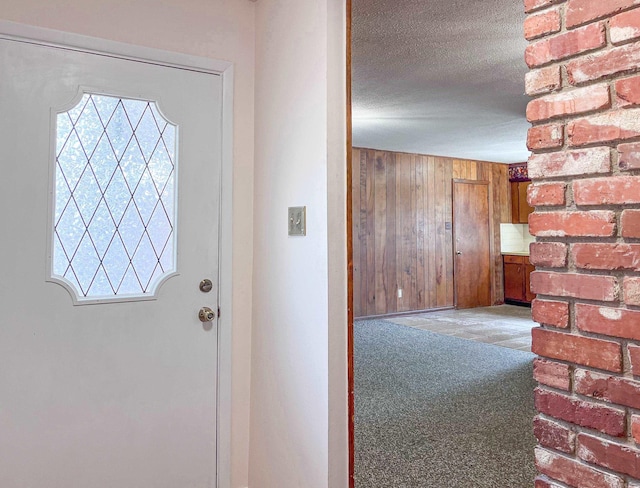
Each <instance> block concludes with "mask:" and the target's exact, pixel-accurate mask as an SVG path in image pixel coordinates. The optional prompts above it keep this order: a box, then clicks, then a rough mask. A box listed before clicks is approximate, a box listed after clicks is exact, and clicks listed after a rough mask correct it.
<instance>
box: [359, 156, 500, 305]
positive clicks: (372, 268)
mask: <svg viewBox="0 0 640 488" xmlns="http://www.w3.org/2000/svg"><path fill="white" fill-rule="evenodd" d="M454 179H465V180H486V181H488V182H489V188H490V192H491V195H492V198H493V209H494V215H493V216H492V217H493V224H494V225H493V226H492V227H493V235H492V236H491V237H492V239H493V242H494V246H493V248H494V253H493V260H494V273H493V276H492V300H493V303H502V301H503V299H504V290H503V279H502V257H501V255H500V223H501V222H510V218H511V216H510V199H509V197H510V195H509V174H508V165H506V164H498V163H487V162H480V161H467V160H460V159H452V158H444V157H435V156H424V155H419V154H406V153H395V152H389V151H377V150H373V149H360V148H354V149H353V172H352V185H353V187H352V189H353V202H352V203H353V263H354V264H353V266H354V271H353V273H354V314H355V316H356V317H365V316H372V315H383V314H391V313H397V312H407V311H413V310H428V309H434V308H442V307H452V306H454V281H453V280H454V275H453V239H452V232H453V231H452V219H453V216H452V185H453V180H454ZM398 288H401V289H402V292H403V296H402V298H398Z"/></svg>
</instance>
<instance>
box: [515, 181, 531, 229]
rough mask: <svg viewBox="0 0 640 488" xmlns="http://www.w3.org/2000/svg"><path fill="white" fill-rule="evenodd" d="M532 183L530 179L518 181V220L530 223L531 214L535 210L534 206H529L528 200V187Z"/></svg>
mask: <svg viewBox="0 0 640 488" xmlns="http://www.w3.org/2000/svg"><path fill="white" fill-rule="evenodd" d="M530 184H531V182H530V181H521V182H519V183H518V220H519V221H520V223H521V224H527V223H529V214H530V213H531V212H533V208H532V207H530V206H529V202H528V201H527V188H529V185H530Z"/></svg>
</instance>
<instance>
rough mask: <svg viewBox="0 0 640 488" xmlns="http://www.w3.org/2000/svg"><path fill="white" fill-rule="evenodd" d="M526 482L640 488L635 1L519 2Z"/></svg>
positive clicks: (638, 45) (639, 122)
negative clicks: (532, 388)
mask: <svg viewBox="0 0 640 488" xmlns="http://www.w3.org/2000/svg"><path fill="white" fill-rule="evenodd" d="M524 3H525V9H526V12H527V18H526V21H525V37H526V38H527V39H528V40H529V45H528V47H527V50H526V54H525V59H526V62H527V64H528V65H529V68H530V72H529V73H528V74H527V78H526V91H527V93H528V94H529V95H530V96H532V97H533V99H532V101H531V102H530V103H529V106H528V108H527V118H528V119H529V121H530V122H531V123H532V125H533V127H532V128H531V130H530V131H529V138H528V145H529V148H530V149H531V150H532V151H533V154H532V156H531V158H530V160H529V176H530V177H531V178H532V180H533V184H532V185H531V187H530V192H529V200H530V203H531V204H532V205H534V206H535V207H536V211H535V213H534V214H532V215H531V216H530V220H529V223H530V231H531V233H532V234H533V235H535V236H536V237H537V242H536V243H535V244H533V245H532V246H531V261H532V263H533V264H535V265H536V267H537V270H536V271H535V272H534V273H533V274H532V277H531V288H532V290H533V292H534V293H537V294H538V299H537V300H535V301H534V303H533V306H532V312H533V317H534V320H536V321H537V322H539V323H540V327H539V328H537V329H535V330H534V331H533V351H534V352H535V353H536V354H538V355H539V357H538V358H537V359H536V360H535V367H534V375H535V378H536V380H537V381H538V383H539V384H538V388H537V389H536V392H535V405H536V409H537V411H538V415H537V417H536V419H535V421H534V432H535V435H536V437H537V439H538V446H537V448H536V452H535V459H536V465H537V467H538V471H539V473H540V476H539V477H538V478H537V479H536V484H535V486H536V488H559V487H565V486H570V487H576V488H640V0H525V2H524Z"/></svg>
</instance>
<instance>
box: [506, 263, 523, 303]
mask: <svg viewBox="0 0 640 488" xmlns="http://www.w3.org/2000/svg"><path fill="white" fill-rule="evenodd" d="M523 272H524V265H522V264H515V263H504V298H505V300H518V301H523V300H524V298H525V297H524V286H523V285H524V277H523Z"/></svg>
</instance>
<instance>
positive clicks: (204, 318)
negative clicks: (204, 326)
mask: <svg viewBox="0 0 640 488" xmlns="http://www.w3.org/2000/svg"><path fill="white" fill-rule="evenodd" d="M198 318H199V319H200V322H212V321H213V319H215V318H216V313H215V312H214V311H213V310H211V309H210V308H209V307H202V308H201V309H200V312H198Z"/></svg>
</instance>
